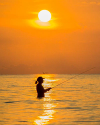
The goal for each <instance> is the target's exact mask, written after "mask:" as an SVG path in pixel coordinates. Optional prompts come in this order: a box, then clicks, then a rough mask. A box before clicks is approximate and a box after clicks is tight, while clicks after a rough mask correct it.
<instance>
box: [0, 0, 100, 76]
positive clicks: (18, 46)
mask: <svg viewBox="0 0 100 125" xmlns="http://www.w3.org/2000/svg"><path fill="white" fill-rule="evenodd" d="M44 9H46V10H49V11H50V12H51V15H52V18H51V21H49V22H48V23H42V24H41V23H39V22H38V12H39V11H41V10H44ZM99 14H100V1H99V0H80V1H79V0H70V1H68V0H48V1H47V0H28V1H27V0H14V1H12V0H9V1H8V0H0V74H30V73H43V72H47V73H80V72H82V71H84V70H87V69H88V68H91V67H94V66H96V69H94V70H92V71H90V72H89V73H100V16H99Z"/></svg>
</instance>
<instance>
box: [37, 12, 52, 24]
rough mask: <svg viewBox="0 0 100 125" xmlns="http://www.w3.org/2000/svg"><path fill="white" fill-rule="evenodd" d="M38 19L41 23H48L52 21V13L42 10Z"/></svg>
mask: <svg viewBox="0 0 100 125" xmlns="http://www.w3.org/2000/svg"><path fill="white" fill-rule="evenodd" d="M38 17H39V20H40V21H42V22H48V21H49V20H50V19H51V13H50V12H49V11H48V10H41V11H40V12H39V14H38Z"/></svg>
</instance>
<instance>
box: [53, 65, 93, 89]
mask: <svg viewBox="0 0 100 125" xmlns="http://www.w3.org/2000/svg"><path fill="white" fill-rule="evenodd" d="M94 68H95V67H93V68H91V69H88V70H86V71H84V72H81V73H80V74H78V75H75V76H73V77H71V78H69V79H67V80H65V81H63V82H61V83H59V84H57V85H56V86H54V87H52V88H55V87H57V86H58V85H60V84H63V83H64V82H67V81H69V80H71V79H73V78H75V77H77V76H79V75H81V74H84V73H86V72H88V71H90V70H92V69H94Z"/></svg>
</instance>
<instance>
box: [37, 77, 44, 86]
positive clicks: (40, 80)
mask: <svg viewBox="0 0 100 125" xmlns="http://www.w3.org/2000/svg"><path fill="white" fill-rule="evenodd" d="M43 79H44V78H43V77H41V76H40V77H38V78H37V81H36V82H35V84H37V82H38V83H39V84H42V83H43Z"/></svg>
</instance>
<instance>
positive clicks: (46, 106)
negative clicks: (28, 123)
mask: <svg viewBox="0 0 100 125" xmlns="http://www.w3.org/2000/svg"><path fill="white" fill-rule="evenodd" d="M42 77H44V78H45V81H44V87H46V86H51V82H55V81H57V79H51V77H54V76H52V75H42ZM46 88H47V87H46ZM51 100H52V99H51V96H50V93H45V98H43V101H44V103H43V104H42V105H43V113H42V115H40V116H38V117H37V118H36V119H35V120H34V123H35V125H47V124H49V121H50V120H51V119H54V116H53V115H54V113H55V112H56V111H55V110H54V107H56V105H54V104H53V103H52V102H51ZM34 123H33V124H34Z"/></svg>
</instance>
